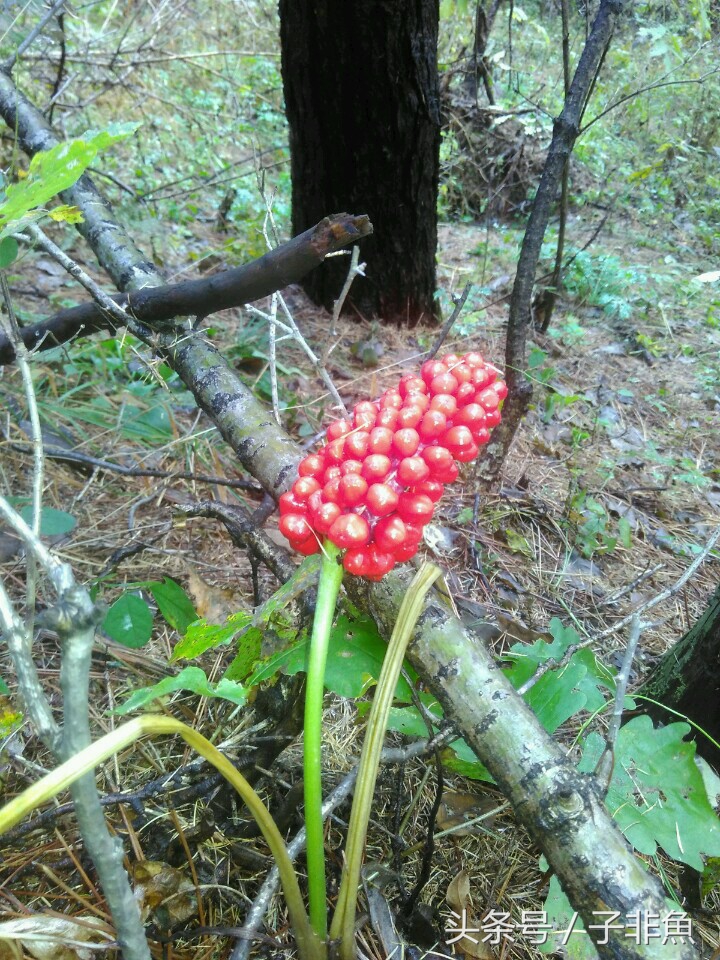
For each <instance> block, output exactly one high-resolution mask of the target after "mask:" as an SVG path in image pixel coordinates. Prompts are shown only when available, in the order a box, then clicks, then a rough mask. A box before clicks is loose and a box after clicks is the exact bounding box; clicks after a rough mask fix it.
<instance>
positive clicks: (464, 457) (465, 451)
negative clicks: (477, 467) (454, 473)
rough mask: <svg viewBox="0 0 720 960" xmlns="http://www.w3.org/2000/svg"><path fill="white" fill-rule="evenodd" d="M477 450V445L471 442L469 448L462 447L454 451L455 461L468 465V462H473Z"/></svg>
mask: <svg viewBox="0 0 720 960" xmlns="http://www.w3.org/2000/svg"><path fill="white" fill-rule="evenodd" d="M478 449H479V448H478V445H477V444H476V443H475V441H474V440H473V442H472V443H471V444H470V445H469V446H467V447H463V448H462V449H461V450H455V451H454V453H455V459H456V460H458V461H459V462H460V463H470V461H471V460H474V459H475V457H476V456H477V455H478Z"/></svg>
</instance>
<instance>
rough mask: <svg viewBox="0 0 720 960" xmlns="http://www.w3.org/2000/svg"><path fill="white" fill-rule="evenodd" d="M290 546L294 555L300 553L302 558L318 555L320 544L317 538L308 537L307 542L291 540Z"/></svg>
mask: <svg viewBox="0 0 720 960" xmlns="http://www.w3.org/2000/svg"><path fill="white" fill-rule="evenodd" d="M290 546H291V547H292V548H293V550H294V551H295V552H296V553H301V554H302V555H303V556H304V557H310V556H312V555H313V554H314V553H320V542H319V540H318V538H317V537H308V538H307V540H291V541H290Z"/></svg>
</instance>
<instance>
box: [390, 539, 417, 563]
mask: <svg viewBox="0 0 720 960" xmlns="http://www.w3.org/2000/svg"><path fill="white" fill-rule="evenodd" d="M417 552H418V545H417V543H403V544H402V546H400V547H395V549H394V550H393V553H394V555H395V562H396V563H405V561H406V560H411V559H412V558H413V557H414V556H415V554H416V553H417Z"/></svg>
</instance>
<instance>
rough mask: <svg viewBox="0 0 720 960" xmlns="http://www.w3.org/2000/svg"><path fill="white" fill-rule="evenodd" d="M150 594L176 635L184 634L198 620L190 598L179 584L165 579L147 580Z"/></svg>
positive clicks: (168, 578)
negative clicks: (175, 631)
mask: <svg viewBox="0 0 720 960" xmlns="http://www.w3.org/2000/svg"><path fill="white" fill-rule="evenodd" d="M145 586H146V587H147V589H148V590H149V591H150V593H152V595H153V598H154V600H155V603H157V605H158V607H159V609H160V613H161V614H162V615H163V616H164V617H165V619H166V620H167V622H168V623H169V624H170V626H171V627H172V628H173V629H174V630H177V631H178V633H182V634H184V633H185V631H186V630H187V628H188V627H189V626H190V624H191V623H193V622H194V621H195V620H197V619H198V615H197V613H196V612H195V607H194V606H193V602H192V600H191V599H190V597H189V596H188V595H187V593H185V591H184V590H183V588H182V587H181V586H180V584H179V583H176V582H175V581H174V580H171V579H170V577H165V579H164V580H163V581H158V580H148V581H147V583H146V584H145Z"/></svg>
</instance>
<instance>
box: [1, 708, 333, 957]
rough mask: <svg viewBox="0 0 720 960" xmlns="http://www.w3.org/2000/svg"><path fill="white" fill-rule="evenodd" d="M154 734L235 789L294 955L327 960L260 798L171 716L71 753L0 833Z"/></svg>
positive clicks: (26, 795)
mask: <svg viewBox="0 0 720 960" xmlns="http://www.w3.org/2000/svg"><path fill="white" fill-rule="evenodd" d="M155 734H179V735H180V736H181V737H182V738H183V740H185V742H186V743H187V744H189V746H191V747H192V748H193V750H195V751H196V752H197V753H199V754H200V755H201V756H203V757H205V759H206V760H208V761H209V762H210V763H211V764H212V765H213V766H214V767H215V768H216V769H217V770H218V771H219V772H220V773H221V774H222V775H223V776H224V777H225V779H226V780H228V782H229V783H230V784H231V785H232V786H233V787H235V789H236V790H237V792H238V793H239V794H240V796H241V797H242V799H243V800H244V801H245V803H246V805H247V806H248V808H249V810H250V812H251V813H252V815H253V817H254V818H255V820H256V822H257V825H258V826H259V827H260V830H261V831H262V834H263V836H264V837H265V840H266V841H267V844H268V846H269V847H270V851H271V852H272V855H273V857H274V859H275V862H276V864H277V866H278V870H279V871H280V880H281V883H282V886H283V893H284V894H285V900H286V902H287V905H288V912H289V914H290V921H291V923H292V928H293V933H294V934H295V939H296V942H297V946H298V954H299V956H300V957H301V958H302V960H326V957H327V950H326V947H325V943H324V942H323V941H321V940H318V938H317V937H316V936H315V934H314V933H313V930H312V928H311V926H310V923H309V921H308V916H307V913H306V912H305V907H304V905H303V901H302V894H301V893H300V887H299V886H298V881H297V876H296V874H295V870H294V868H293V865H292V862H291V860H290V857H289V856H288V852H287V850H286V848H285V842H284V841H283V838H282V836H281V835H280V832H279V830H278V828H277V827H276V826H275V821H274V820H273V819H272V817H271V816H270V814H269V813H268V811H267V808H266V807H265V805H264V804H263V802H262V800H261V799H260V797H259V796H258V795H257V794H256V793H255V791H254V790H253V788H252V787H251V786H250V784H249V783H248V782H247V780H246V779H245V778H244V777H243V776H242V774H241V773H239V772H238V771H237V770H236V769H235V767H234V766H233V765H232V764H231V763H230V761H229V760H228V759H227V758H226V757H224V756H223V755H222V754H221V753H220V751H219V750H218V749H217V748H216V747H214V746H213V745H212V744H211V743H210V741H209V740H207V739H206V738H205V737H203V735H202V734H200V733H198V732H197V731H196V730H193V729H192V728H191V727H188V726H187V725H186V724H184V723H181V722H180V721H179V720H175V719H174V718H172V717H159V716H156V715H154V714H147V715H146V716H143V717H137V718H135V719H134V720H130V721H129V722H128V723H125V724H123V725H122V726H121V727H118V728H117V729H116V730H113V731H112V732H111V733H108V734H106V735H105V736H104V737H101V738H100V739H99V740H96V741H95V742H94V743H92V744H90V746H89V747H86V748H85V749H84V750H81V751H80V752H79V753H77V754H75V756H73V757H71V758H70V759H69V760H67V761H66V762H65V763H63V764H61V765H60V766H59V767H57V768H56V769H55V770H53V771H52V772H51V773H48V774H46V775H45V776H44V777H43V778H42V779H41V780H38V782H37V783H34V784H33V785H32V786H31V787H28V789H27V790H24V791H23V792H22V793H21V794H19V795H18V796H17V797H15V798H14V799H13V800H11V801H10V802H9V803H7V804H5V806H4V807H2V808H1V809H0V834H2V833H4V832H5V831H6V830H9V829H10V827H13V826H14V825H15V824H16V823H18V822H19V821H20V820H22V819H23V817H25V816H26V815H27V814H28V813H29V812H30V811H31V810H34V809H35V807H37V806H39V805H40V804H42V803H46V802H47V801H48V800H50V799H51V798H52V797H54V796H55V795H56V794H58V793H60V792H61V791H62V790H65V789H66V788H67V787H68V786H69V785H70V784H71V783H74V782H75V781H76V780H78V779H79V778H80V777H82V776H83V774H86V773H88V772H89V771H90V770H93V769H94V768H95V767H96V766H97V765H98V764H100V763H102V762H103V761H104V760H107V759H108V757H111V756H113V754H115V753H118V752H119V751H120V750H124V749H125V748H126V747H128V746H130V745H131V744H133V743H135V741H136V740H139V739H140V738H141V737H147V736H152V735H155Z"/></svg>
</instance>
